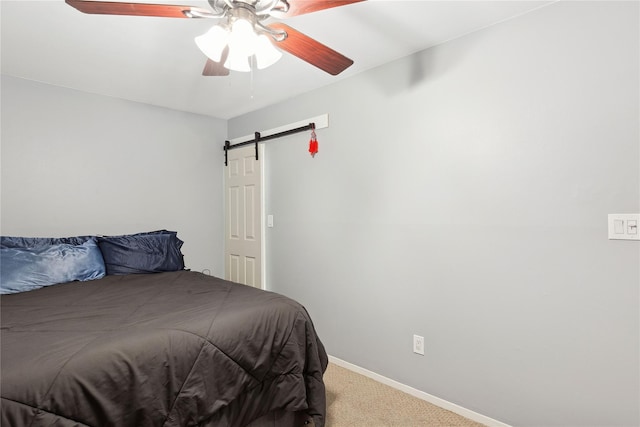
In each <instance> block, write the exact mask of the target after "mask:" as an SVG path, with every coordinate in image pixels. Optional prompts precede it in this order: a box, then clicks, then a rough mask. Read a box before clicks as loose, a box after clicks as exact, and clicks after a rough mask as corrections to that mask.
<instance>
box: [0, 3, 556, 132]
mask: <svg viewBox="0 0 640 427" xmlns="http://www.w3.org/2000/svg"><path fill="white" fill-rule="evenodd" d="M290 1H296V0H290ZM139 2H147V3H163V4H165V3H166V4H181V5H193V6H199V7H203V8H209V5H208V3H207V2H206V1H192V0H174V1H169V0H139ZM550 3H553V1H514V0H511V1H481V0H473V1H454V0H450V1H430V0H413V1H399V0H368V1H365V2H362V3H356V4H352V5H349V6H343V7H338V8H333V9H328V10H324V11H320V12H315V13H311V14H308V15H302V16H298V17H295V18H290V19H286V20H284V21H283V22H286V23H287V24H288V25H290V26H292V27H294V28H295V29H297V30H298V31H301V32H303V33H305V34H307V35H308V36H311V37H313V38H315V39H316V40H318V41H320V42H321V43H323V44H326V45H327V46H329V47H331V48H333V49H335V50H337V51H338V52H340V53H342V54H343V55H345V56H347V57H349V58H351V59H353V60H354V62H355V63H354V65H352V66H351V67H350V68H348V69H347V70H346V71H344V72H343V73H341V74H340V75H338V76H331V75H329V74H326V73H324V72H323V71H320V70H319V69H317V68H315V67H313V66H312V65H309V64H307V63H306V62H303V61H302V60H300V59H298V58H296V57H294V56H292V55H290V54H287V53H285V54H284V55H283V58H282V59H281V60H280V61H279V62H278V63H277V64H275V65H273V66H272V67H270V68H267V69H265V70H259V71H255V72H253V73H240V72H234V71H232V72H231V75H229V76H226V77H204V76H202V69H203V67H204V64H205V62H206V58H205V56H204V55H203V54H202V53H201V52H200V51H199V50H198V48H197V47H196V45H195V43H194V41H193V39H194V37H196V36H198V35H200V34H202V33H204V32H206V31H207V30H208V29H209V28H210V27H211V26H212V25H213V23H215V21H211V20H205V19H174V18H150V17H132V16H108V15H87V14H83V13H81V12H79V11H77V10H76V9H74V8H72V7H71V6H68V5H67V4H65V2H64V0H48V1H28V0H27V1H25V0H20V1H9V0H1V1H0V7H1V9H0V14H1V18H2V22H1V23H2V26H1V31H2V58H1V59H2V73H3V74H6V75H11V76H16V77H21V78H25V79H30V80H36V81H40V82H46V83H50V84H53V85H58V86H64V87H69V88H73V89H78V90H81V91H85V92H91V93H97V94H102V95H107V96H111V97H116V98H124V99H128V100H132V101H138V102H143V103H147V104H153V105H158V106H162V107H167V108H172V109H176V110H182V111H188V112H193V113H199V114H204V115H209V116H213V117H218V118H221V119H230V118H233V117H236V116H238V115H241V114H244V113H247V112H250V111H253V110H257V109H259V108H262V107H265V106H267V105H270V104H273V103H276V102H279V101H283V100H285V99H288V98H291V97H294V96H296V95H298V94H301V93H304V92H308V91H310V90H313V89H316V88H319V87H322V86H325V85H328V84H331V83H333V82H336V81H338V80H340V79H344V78H346V77H349V76H353V75H354V74H357V73H361V72H362V71H365V70H368V69H371V68H374V67H377V66H379V65H381V64H384V63H387V62H389V61H393V60H395V59H398V58H401V57H403V56H407V55H410V54H412V53H414V52H417V51H420V50H423V49H426V48H428V47H431V46H434V45H437V44H440V43H443V42H445V41H447V40H451V39H454V38H456V37H459V36H461V35H464V34H468V33H470V32H473V31H477V30H479V29H482V28H484V27H487V26H489V25H492V24H495V23H498V22H501V21H504V20H506V19H509V18H512V17H514V16H518V15H521V14H523V13H526V12H528V11H531V10H533V9H536V8H538V7H541V6H544V5H547V4H550Z"/></svg>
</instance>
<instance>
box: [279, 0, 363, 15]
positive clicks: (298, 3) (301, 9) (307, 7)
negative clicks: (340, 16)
mask: <svg viewBox="0 0 640 427" xmlns="http://www.w3.org/2000/svg"><path fill="white" fill-rule="evenodd" d="M361 1H365V0H290V2H289V6H290V7H289V10H288V11H287V12H278V11H277V10H273V11H271V16H273V17H275V18H291V17H292V16H298V15H304V14H305V13H312V12H317V11H319V10H323V9H331V8H333V7H339V6H346V5H348V4H352V3H359V2H361Z"/></svg>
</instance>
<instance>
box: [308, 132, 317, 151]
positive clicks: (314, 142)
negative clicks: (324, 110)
mask: <svg viewBox="0 0 640 427" xmlns="http://www.w3.org/2000/svg"><path fill="white" fill-rule="evenodd" d="M309 153H310V154H311V157H315V156H316V154H318V140H317V139H316V131H315V129H314V128H312V129H311V139H310V140H309Z"/></svg>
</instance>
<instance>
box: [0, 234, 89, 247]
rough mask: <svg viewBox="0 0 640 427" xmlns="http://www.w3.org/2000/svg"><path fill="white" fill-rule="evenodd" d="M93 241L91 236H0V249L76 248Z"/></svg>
mask: <svg viewBox="0 0 640 427" xmlns="http://www.w3.org/2000/svg"><path fill="white" fill-rule="evenodd" d="M92 239H95V237H93V236H74V237H12V236H0V248H45V247H47V246H51V245H60V244H65V245H74V246H78V245H81V244H83V243H84V242H86V241H88V240H92Z"/></svg>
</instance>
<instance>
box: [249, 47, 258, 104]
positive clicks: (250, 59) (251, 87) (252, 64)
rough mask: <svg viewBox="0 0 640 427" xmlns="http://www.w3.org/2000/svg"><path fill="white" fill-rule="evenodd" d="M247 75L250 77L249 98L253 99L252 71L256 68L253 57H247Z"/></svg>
mask: <svg viewBox="0 0 640 427" xmlns="http://www.w3.org/2000/svg"><path fill="white" fill-rule="evenodd" d="M249 61H250V63H249V68H250V70H249V73H250V74H251V76H250V77H249V98H250V99H253V71H254V70H255V68H256V57H255V56H254V55H251V56H250V57H249Z"/></svg>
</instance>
